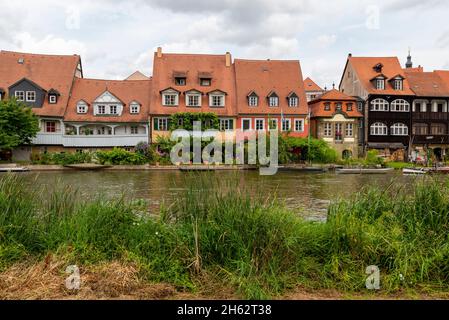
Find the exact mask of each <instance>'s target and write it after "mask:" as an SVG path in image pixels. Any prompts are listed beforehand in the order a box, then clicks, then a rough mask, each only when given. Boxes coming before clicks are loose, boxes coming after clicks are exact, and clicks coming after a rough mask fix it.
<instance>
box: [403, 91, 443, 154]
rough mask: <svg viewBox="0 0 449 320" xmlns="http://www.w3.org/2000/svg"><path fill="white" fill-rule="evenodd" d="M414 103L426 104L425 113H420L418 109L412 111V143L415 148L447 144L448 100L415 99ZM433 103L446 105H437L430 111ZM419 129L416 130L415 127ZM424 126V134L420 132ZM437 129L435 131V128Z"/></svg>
mask: <svg viewBox="0 0 449 320" xmlns="http://www.w3.org/2000/svg"><path fill="white" fill-rule="evenodd" d="M414 100H415V102H419V103H423V101H426V102H427V107H426V111H425V112H422V111H420V110H419V109H418V108H416V110H414V111H412V142H413V145H415V146H417V145H418V146H419V145H421V146H428V145H431V144H436V145H441V144H449V112H447V111H448V105H449V100H448V98H447V97H445V98H439V97H417V98H416V99H414ZM433 101H438V102H443V103H445V104H446V105H445V106H443V105H438V104H439V103H437V108H436V109H435V110H432V103H433ZM418 126H419V127H421V128H417V127H418ZM423 126H426V133H425V134H424V132H422V127H423ZM437 126H438V127H439V128H438V130H436V128H435V127H437Z"/></svg>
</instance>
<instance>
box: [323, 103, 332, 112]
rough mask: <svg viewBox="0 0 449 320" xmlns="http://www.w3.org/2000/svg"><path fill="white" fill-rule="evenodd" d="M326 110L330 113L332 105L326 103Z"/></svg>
mask: <svg viewBox="0 0 449 320" xmlns="http://www.w3.org/2000/svg"><path fill="white" fill-rule="evenodd" d="M324 110H325V111H330V110H331V104H330V103H329V102H326V103H325V104H324Z"/></svg>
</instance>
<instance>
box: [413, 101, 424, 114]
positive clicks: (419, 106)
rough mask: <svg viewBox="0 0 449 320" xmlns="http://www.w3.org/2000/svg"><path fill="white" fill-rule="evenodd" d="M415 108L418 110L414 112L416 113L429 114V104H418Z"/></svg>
mask: <svg viewBox="0 0 449 320" xmlns="http://www.w3.org/2000/svg"><path fill="white" fill-rule="evenodd" d="M415 108H416V110H414V111H418V112H427V103H425V102H416V103H415Z"/></svg>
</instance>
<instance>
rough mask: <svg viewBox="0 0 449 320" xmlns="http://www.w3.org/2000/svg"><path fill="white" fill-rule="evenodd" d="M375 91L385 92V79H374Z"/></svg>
mask: <svg viewBox="0 0 449 320" xmlns="http://www.w3.org/2000/svg"><path fill="white" fill-rule="evenodd" d="M376 89H377V90H385V79H384V78H377V79H376Z"/></svg>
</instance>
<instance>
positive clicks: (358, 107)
mask: <svg viewBox="0 0 449 320" xmlns="http://www.w3.org/2000/svg"><path fill="white" fill-rule="evenodd" d="M357 109H358V110H359V111H360V112H363V102H358V103H357Z"/></svg>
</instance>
